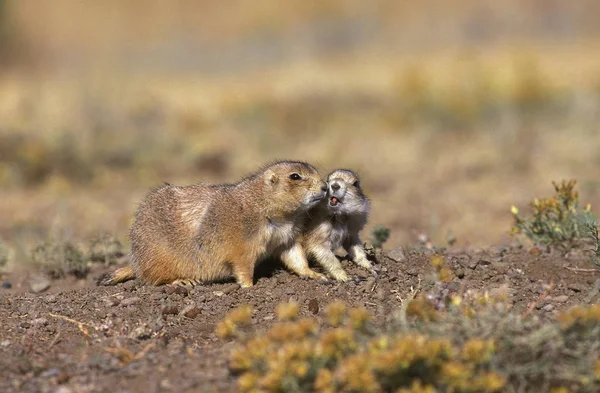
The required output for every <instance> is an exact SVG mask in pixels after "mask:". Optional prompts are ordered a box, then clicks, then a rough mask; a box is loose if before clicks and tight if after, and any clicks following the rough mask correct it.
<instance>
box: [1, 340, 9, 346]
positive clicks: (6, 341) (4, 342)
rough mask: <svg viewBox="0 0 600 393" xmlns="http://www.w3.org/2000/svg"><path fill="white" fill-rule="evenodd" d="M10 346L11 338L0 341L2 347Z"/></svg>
mask: <svg viewBox="0 0 600 393" xmlns="http://www.w3.org/2000/svg"><path fill="white" fill-rule="evenodd" d="M8 346H10V340H4V341H2V342H0V347H8Z"/></svg>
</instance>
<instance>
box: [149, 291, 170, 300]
mask: <svg viewBox="0 0 600 393" xmlns="http://www.w3.org/2000/svg"><path fill="white" fill-rule="evenodd" d="M166 297H167V295H165V294H164V293H161V292H154V293H153V294H152V295H150V299H151V300H162V299H164V298H166Z"/></svg>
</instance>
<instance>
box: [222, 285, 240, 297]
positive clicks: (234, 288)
mask: <svg viewBox="0 0 600 393" xmlns="http://www.w3.org/2000/svg"><path fill="white" fill-rule="evenodd" d="M239 288H240V285H239V284H231V285H228V286H226V287H225V288H223V293H224V294H226V295H228V294H230V293H231V292H233V291H237V290H238V289H239Z"/></svg>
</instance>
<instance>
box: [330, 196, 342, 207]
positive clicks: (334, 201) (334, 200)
mask: <svg viewBox="0 0 600 393" xmlns="http://www.w3.org/2000/svg"><path fill="white" fill-rule="evenodd" d="M339 203H340V200H339V199H337V198H336V197H331V198H329V206H337V205H338V204H339Z"/></svg>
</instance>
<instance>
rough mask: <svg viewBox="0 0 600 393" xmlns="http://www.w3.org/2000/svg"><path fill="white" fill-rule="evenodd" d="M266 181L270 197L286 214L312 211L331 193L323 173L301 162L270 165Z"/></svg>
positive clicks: (265, 172) (267, 169) (283, 162)
mask: <svg viewBox="0 0 600 393" xmlns="http://www.w3.org/2000/svg"><path fill="white" fill-rule="evenodd" d="M264 182H265V184H266V186H267V188H268V192H269V199H271V200H272V201H273V202H275V204H276V205H277V209H278V210H279V211H280V212H282V213H284V214H286V213H287V214H290V213H295V212H304V211H308V210H309V209H310V208H312V207H313V206H315V205H317V204H318V203H319V202H320V201H321V200H322V199H323V198H325V196H326V194H327V184H326V183H325V182H324V181H323V179H322V178H321V176H320V175H319V172H318V171H317V170H316V169H315V168H314V167H313V166H312V165H310V164H307V163H305V162H301V161H279V162H276V163H275V164H272V165H270V166H268V167H267V168H266V169H265V171H264Z"/></svg>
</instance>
